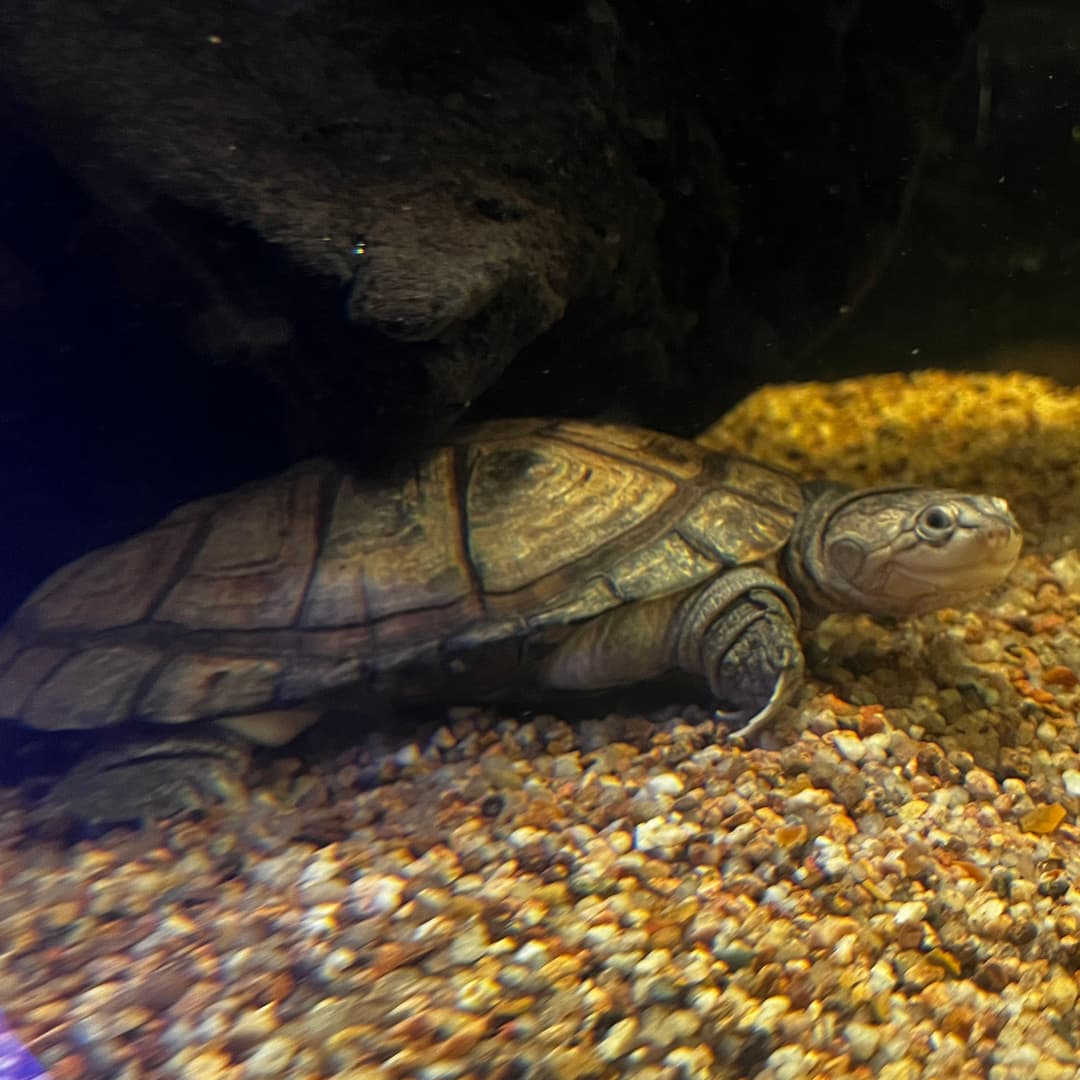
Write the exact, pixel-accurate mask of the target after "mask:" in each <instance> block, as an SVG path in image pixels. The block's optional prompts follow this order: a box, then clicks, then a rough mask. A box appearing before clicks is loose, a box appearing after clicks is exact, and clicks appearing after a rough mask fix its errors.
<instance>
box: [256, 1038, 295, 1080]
mask: <svg viewBox="0 0 1080 1080" xmlns="http://www.w3.org/2000/svg"><path fill="white" fill-rule="evenodd" d="M298 1049H299V1046H297V1044H296V1043H295V1042H294V1041H293V1040H292V1039H289V1038H286V1037H285V1036H284V1035H271V1036H270V1038H269V1039H267V1040H266V1042H264V1043H263V1044H262V1046H260V1047H259V1048H258V1050H256V1051H255V1053H254V1054H252V1055H251V1057H249V1058H248V1059H247V1061H245V1062H244V1076H284V1075H285V1073H286V1072H288V1068H289V1063H290V1062H291V1061H292V1059H293V1058H294V1057H296V1052H297V1050H298Z"/></svg>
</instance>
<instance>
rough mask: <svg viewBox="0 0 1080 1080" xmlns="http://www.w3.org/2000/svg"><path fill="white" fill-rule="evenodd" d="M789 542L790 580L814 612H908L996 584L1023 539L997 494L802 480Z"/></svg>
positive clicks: (963, 598) (950, 603)
mask: <svg viewBox="0 0 1080 1080" xmlns="http://www.w3.org/2000/svg"><path fill="white" fill-rule="evenodd" d="M806 493H807V505H806V507H805V509H804V510H803V512H802V513H801V514H800V515H799V520H798V522H797V524H796V527H795V529H794V531H793V533H792V537H791V541H790V543H789V545H788V550H787V555H786V560H787V569H788V576H789V579H790V581H791V584H792V586H793V587H794V588H795V589H796V591H797V592H798V593H799V594H800V596H801V597H803V598H804V599H805V601H806V602H807V603H808V604H809V605H810V606H811V607H812V608H817V609H818V610H819V611H823V612H828V611H866V612H871V613H872V614H881V615H916V614H920V613H921V612H924V611H933V610H934V609H935V608H941V607H952V606H954V605H959V604H963V603H965V602H966V601H968V600H970V599H972V598H973V597H975V596H977V595H978V594H979V593H982V592H985V591H986V590H987V589H991V588H993V587H994V586H995V585H998V584H1000V583H1001V582H1002V581H1004V579H1005V577H1006V575H1007V574H1008V573H1009V571H1010V570H1011V569H1012V568H1013V566H1015V565H1016V560H1017V558H1018V556H1019V554H1020V545H1021V543H1022V539H1023V538H1022V535H1021V532H1020V527H1019V525H1017V523H1016V519H1015V518H1014V517H1013V516H1012V514H1011V512H1010V511H1009V506H1008V504H1007V503H1006V502H1005V500H1004V499H998V498H995V497H993V496H990V495H967V494H964V493H962V492H958V491H943V490H937V491H935V490H932V489H927V488H878V489H874V490H869V491H854V492H853V491H847V490H843V489H839V488H836V487H819V486H816V485H807V488H806Z"/></svg>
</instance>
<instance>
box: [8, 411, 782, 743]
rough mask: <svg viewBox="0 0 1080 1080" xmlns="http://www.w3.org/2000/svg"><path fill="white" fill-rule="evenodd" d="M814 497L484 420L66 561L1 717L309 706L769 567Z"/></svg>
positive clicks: (92, 719)
mask: <svg viewBox="0 0 1080 1080" xmlns="http://www.w3.org/2000/svg"><path fill="white" fill-rule="evenodd" d="M801 506H802V494H801V491H800V488H799V485H798V483H797V481H796V480H795V479H794V478H792V477H791V476H789V475H788V474H786V473H784V472H781V471H778V470H775V469H772V468H770V467H768V466H765V465H761V464H758V463H756V462H752V461H748V460H745V459H740V458H737V457H732V456H728V455H723V454H717V453H714V452H711V451H708V450H705V449H704V448H702V447H700V446H698V445H697V444H695V443H692V442H688V441H684V440H681V439H677V438H674V437H671V436H667V435H661V434H658V433H656V432H652V431H646V430H643V429H639V428H633V427H627V426H617V425H596V424H589V423H585V422H574V421H528V420H520V421H499V422H495V423H490V424H486V425H480V426H478V427H476V428H473V429H471V430H467V431H466V432H465V433H464V434H463V435H462V436H461V437H459V438H458V439H457V440H455V441H453V442H451V443H448V444H447V445H445V446H443V447H441V448H439V449H437V450H435V451H433V452H431V453H430V454H428V455H427V456H426V457H424V458H423V459H421V460H420V461H418V462H417V463H416V464H415V465H414V466H412V467H411V468H408V469H406V470H403V471H401V472H400V473H398V474H397V475H396V476H394V477H393V478H392V479H388V480H383V481H381V482H379V483H372V482H371V481H369V480H363V479H359V478H358V477H357V474H356V473H355V472H354V471H350V470H349V469H348V468H345V467H342V466H339V465H337V464H335V463H333V462H329V461H325V460H316V461H310V462H305V463H303V464H301V465H298V466H296V467H295V468H293V469H290V470H289V471H288V472H285V473H283V474H281V475H279V476H277V477H274V478H272V479H270V480H268V481H265V482H261V483H257V484H253V485H250V486H248V487H245V488H241V489H240V490H238V491H235V492H233V493H230V494H226V495H222V496H217V497H213V498H209V499H204V500H201V501H198V502H195V503H191V504H189V505H186V506H183V507H181V508H180V509H178V510H176V511H175V512H174V513H172V514H170V515H169V516H168V517H166V518H165V519H163V520H162V521H161V522H160V523H158V524H157V525H156V526H155V527H153V528H152V529H150V530H148V531H147V532H145V533H142V534H140V535H138V536H135V537H133V538H132V539H130V540H127V541H124V542H122V543H120V544H117V545H115V546H113V547H109V548H105V549H102V550H99V551H95V552H92V553H90V554H89V555H86V556H85V557H83V558H82V559H80V560H78V561H77V562H75V563H73V564H71V565H70V566H68V567H66V568H64V569H62V570H60V571H58V572H57V573H56V574H54V575H53V576H52V577H51V578H50V579H49V580H47V581H46V582H45V583H44V584H43V585H42V586H41V587H40V588H39V589H38V590H37V591H36V592H35V593H34V594H33V595H32V596H31V597H30V598H29V599H28V600H27V601H26V603H25V604H24V605H23V606H22V608H20V610H19V611H18V612H17V613H16V614H15V616H14V617H13V619H12V620H11V622H10V623H9V624H8V626H7V627H6V628H5V629H4V631H3V634H2V635H0V716H4V717H10V718H17V719H19V720H21V721H22V722H23V723H26V724H28V725H30V726H33V727H41V728H73V727H82V728H92V727H102V726H108V725H112V724H116V723H120V722H123V721H125V720H127V719H131V718H139V719H143V720H150V721H157V722H164V723H182V722H187V721H193V720H199V719H211V718H219V717H225V716H235V715H242V714H246V713H252V712H258V711H263V710H269V709H280V708H288V707H292V706H294V705H299V704H303V703H305V702H308V701H311V700H313V699H317V698H318V696H319V695H320V694H324V693H326V692H328V691H332V690H335V689H336V688H340V687H344V686H348V685H351V684H360V683H363V682H364V680H365V679H369V678H371V677H372V676H376V675H378V674H379V673H384V672H389V671H393V670H394V669H395V668H398V667H401V666H402V665H405V664H413V663H415V662H416V661H417V660H418V658H419V659H422V660H423V661H424V662H429V663H430V662H434V663H436V664H441V663H450V662H452V661H453V660H454V658H456V657H460V656H462V655H466V654H470V653H475V650H480V649H482V648H483V647H484V646H485V644H487V643H493V642H500V641H505V640H506V639H508V638H514V637H524V636H527V635H529V634H532V633H533V632H536V631H540V630H543V629H544V628H550V627H557V626H565V625H569V624H572V623H576V622H579V621H581V620H583V619H588V618H591V617H593V616H596V615H598V614H600V613H601V612H604V611H606V610H609V609H611V608H614V607H616V606H618V605H620V604H625V603H629V602H633V601H635V600H639V599H642V598H646V597H652V596H656V595H660V594H663V593H669V592H674V591H677V590H681V589H685V588H687V587H690V586H692V585H694V584H695V583H698V582H701V581H703V580H705V579H707V578H709V577H710V576H712V575H714V574H716V573H718V572H721V571H722V570H723V569H724V568H727V567H731V566H735V565H743V564H747V563H751V562H755V561H758V560H762V559H765V558H768V557H769V556H771V555H772V554H774V553H775V552H776V551H777V550H778V549H779V548H780V547H781V546H782V545H783V544H784V542H785V541H786V540H787V539H788V537H789V535H790V533H791V529H792V525H793V522H794V518H795V515H796V514H797V513H798V511H799V510H800V508H801Z"/></svg>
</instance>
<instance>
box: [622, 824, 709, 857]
mask: <svg viewBox="0 0 1080 1080" xmlns="http://www.w3.org/2000/svg"><path fill="white" fill-rule="evenodd" d="M696 833H697V829H696V828H695V827H694V826H693V825H683V824H680V823H677V822H673V821H665V820H664V819H663V818H659V817H656V818H649V820H648V821H643V822H641V824H640V825H637V826H636V827H635V828H634V847H636V848H637V849H638V851H648V852H652V853H658V854H661V855H664V856H667V857H668V858H670V857H672V856H673V855H675V853H676V852H677V851H678V849H679V847H681V846H682V845H683V844H685V843H686V841H687V840H689V839H690V837H692V836H694V835H695V834H696Z"/></svg>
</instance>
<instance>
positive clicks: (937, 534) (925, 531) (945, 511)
mask: <svg viewBox="0 0 1080 1080" xmlns="http://www.w3.org/2000/svg"><path fill="white" fill-rule="evenodd" d="M955 528H956V515H955V514H954V513H953V512H952V510H950V509H949V507H947V506H937V505H935V506H928V507H927V508H926V509H925V510H924V511H923V512H922V513H921V514H920V515H919V519H918V521H916V523H915V531H916V532H917V533H918V534H919V536H921V537H922V538H923V539H924V540H929V541H930V542H931V543H937V544H940V543H943V542H944V541H945V540H948V538H949V537H950V536H951V535H952V532H953V529H955Z"/></svg>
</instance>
